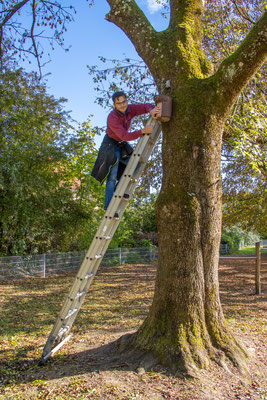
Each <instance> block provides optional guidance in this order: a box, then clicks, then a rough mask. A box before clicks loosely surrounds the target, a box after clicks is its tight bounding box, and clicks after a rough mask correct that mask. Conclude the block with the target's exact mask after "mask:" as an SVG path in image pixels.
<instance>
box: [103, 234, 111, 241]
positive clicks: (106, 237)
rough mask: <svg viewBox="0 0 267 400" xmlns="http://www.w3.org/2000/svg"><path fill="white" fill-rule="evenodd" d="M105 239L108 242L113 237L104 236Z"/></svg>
mask: <svg viewBox="0 0 267 400" xmlns="http://www.w3.org/2000/svg"><path fill="white" fill-rule="evenodd" d="M103 238H104V239H106V240H109V239H111V236H108V235H106V236H103Z"/></svg>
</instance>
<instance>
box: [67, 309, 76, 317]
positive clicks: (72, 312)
mask: <svg viewBox="0 0 267 400" xmlns="http://www.w3.org/2000/svg"><path fill="white" fill-rule="evenodd" d="M76 311H78V308H73V310H70V311H69V312H68V314H67V315H66V317H65V319H68V318H69V317H70V316H71V315H73V314H75V313H76Z"/></svg>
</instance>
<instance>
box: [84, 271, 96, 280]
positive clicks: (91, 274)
mask: <svg viewBox="0 0 267 400" xmlns="http://www.w3.org/2000/svg"><path fill="white" fill-rule="evenodd" d="M93 275H94V274H93V273H92V272H90V274H87V275H85V277H84V279H88V278H91V276H93Z"/></svg>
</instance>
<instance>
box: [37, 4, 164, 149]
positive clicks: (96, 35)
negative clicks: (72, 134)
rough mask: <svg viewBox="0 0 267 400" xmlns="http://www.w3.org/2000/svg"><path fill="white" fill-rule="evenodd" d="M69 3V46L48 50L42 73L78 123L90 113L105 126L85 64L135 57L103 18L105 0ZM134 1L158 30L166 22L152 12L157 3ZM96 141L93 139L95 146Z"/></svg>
mask: <svg viewBox="0 0 267 400" xmlns="http://www.w3.org/2000/svg"><path fill="white" fill-rule="evenodd" d="M73 3H75V8H76V10H77V14H76V16H75V21H74V22H72V23H70V24H69V27H68V31H67V32H66V34H65V43H66V45H67V46H71V48H70V51H69V52H65V51H64V50H63V49H61V48H59V47H56V48H55V50H54V51H53V52H51V62H50V63H48V64H47V65H46V67H45V68H44V73H50V75H48V76H47V77H46V79H47V86H48V91H49V92H50V93H51V94H53V95H54V96H55V97H56V98H59V97H65V98H66V99H68V103H67V105H66V109H67V110H71V111H72V112H71V116H72V118H74V119H75V120H77V121H78V122H82V121H85V120H86V119H87V117H88V115H90V114H93V117H92V119H91V121H92V124H93V125H97V126H105V123H106V118H107V114H108V112H109V111H108V110H107V109H102V108H101V107H100V106H98V105H97V104H95V103H94V100H95V97H96V92H95V91H94V88H93V82H92V79H91V77H90V76H89V75H88V70H87V65H95V64H98V63H99V60H98V56H104V57H107V58H118V59H122V58H123V57H124V56H127V57H134V58H136V57H138V56H137V53H136V51H135V49H134V46H133V45H132V43H131V42H130V40H129V39H128V38H127V37H126V35H125V34H124V33H123V32H122V31H121V30H120V29H119V28H118V27H117V26H116V25H114V24H112V23H110V22H108V21H106V20H105V14H106V13H108V11H109V6H108V3H107V2H106V1H105V0H96V4H95V5H94V6H93V7H92V8H89V6H88V3H87V2H86V1H85V0H76V1H75V2H73ZM138 4H139V5H140V6H141V8H142V9H143V11H144V12H145V13H146V15H147V16H148V18H149V19H150V21H151V23H153V24H154V26H155V27H156V29H158V30H162V29H163V28H164V26H165V25H166V24H167V22H166V20H164V19H163V18H162V17H161V16H160V12H156V11H157V10H158V9H159V6H158V5H157V3H156V2H155V1H154V0H139V1H138ZM100 141H101V139H98V140H97V144H98V145H99V144H100Z"/></svg>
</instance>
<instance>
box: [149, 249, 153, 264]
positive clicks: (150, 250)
mask: <svg viewBox="0 0 267 400" xmlns="http://www.w3.org/2000/svg"><path fill="white" fill-rule="evenodd" d="M149 260H150V261H152V246H150V247H149Z"/></svg>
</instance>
